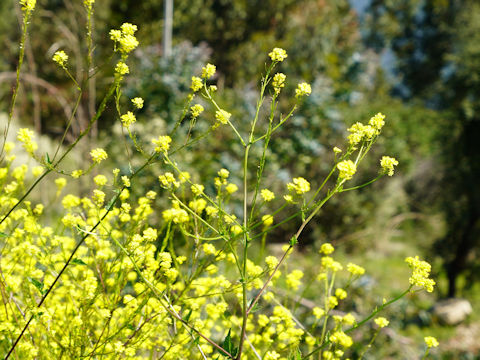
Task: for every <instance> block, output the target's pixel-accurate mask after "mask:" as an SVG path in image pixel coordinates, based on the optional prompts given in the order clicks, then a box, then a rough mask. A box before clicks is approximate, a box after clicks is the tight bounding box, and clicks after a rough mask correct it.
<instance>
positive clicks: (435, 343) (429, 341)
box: [424, 336, 439, 348]
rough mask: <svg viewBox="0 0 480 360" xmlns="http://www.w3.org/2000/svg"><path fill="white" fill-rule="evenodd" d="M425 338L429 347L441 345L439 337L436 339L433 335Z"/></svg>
mask: <svg viewBox="0 0 480 360" xmlns="http://www.w3.org/2000/svg"><path fill="white" fill-rule="evenodd" d="M424 340H425V344H426V345H427V347H428V348H432V347H437V346H438V345H439V343H438V341H437V339H435V338H434V337H433V336H425V337H424Z"/></svg>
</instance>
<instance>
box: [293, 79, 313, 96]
mask: <svg viewBox="0 0 480 360" xmlns="http://www.w3.org/2000/svg"><path fill="white" fill-rule="evenodd" d="M311 93H312V87H311V86H310V85H309V84H307V83H306V82H303V83H300V84H298V86H297V88H296V89H295V97H296V98H299V97H302V96H310V94H311Z"/></svg>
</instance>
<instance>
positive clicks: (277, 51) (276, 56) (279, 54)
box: [268, 48, 288, 62]
mask: <svg viewBox="0 0 480 360" xmlns="http://www.w3.org/2000/svg"><path fill="white" fill-rule="evenodd" d="M268 56H270V59H272V61H274V62H282V61H283V60H285V59H286V58H287V57H288V55H287V52H286V51H285V50H283V49H282V48H274V49H273V50H272V51H271V52H270V53H269V54H268Z"/></svg>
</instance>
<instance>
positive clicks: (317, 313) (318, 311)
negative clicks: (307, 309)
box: [312, 306, 325, 320]
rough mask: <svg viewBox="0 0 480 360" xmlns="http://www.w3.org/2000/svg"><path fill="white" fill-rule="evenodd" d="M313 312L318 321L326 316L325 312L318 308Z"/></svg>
mask: <svg viewBox="0 0 480 360" xmlns="http://www.w3.org/2000/svg"><path fill="white" fill-rule="evenodd" d="M312 311H313V316H315V318H317V319H318V320H320V319H321V318H322V317H324V316H325V310H323V309H322V308H319V307H318V306H316V307H314V308H313V310H312Z"/></svg>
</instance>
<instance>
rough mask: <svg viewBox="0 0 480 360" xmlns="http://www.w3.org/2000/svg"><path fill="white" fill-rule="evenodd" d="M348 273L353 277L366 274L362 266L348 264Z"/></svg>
mask: <svg viewBox="0 0 480 360" xmlns="http://www.w3.org/2000/svg"><path fill="white" fill-rule="evenodd" d="M347 271H348V272H349V273H351V274H352V275H363V274H365V269H364V268H363V267H361V266H358V265H355V264H353V263H348V264H347Z"/></svg>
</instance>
